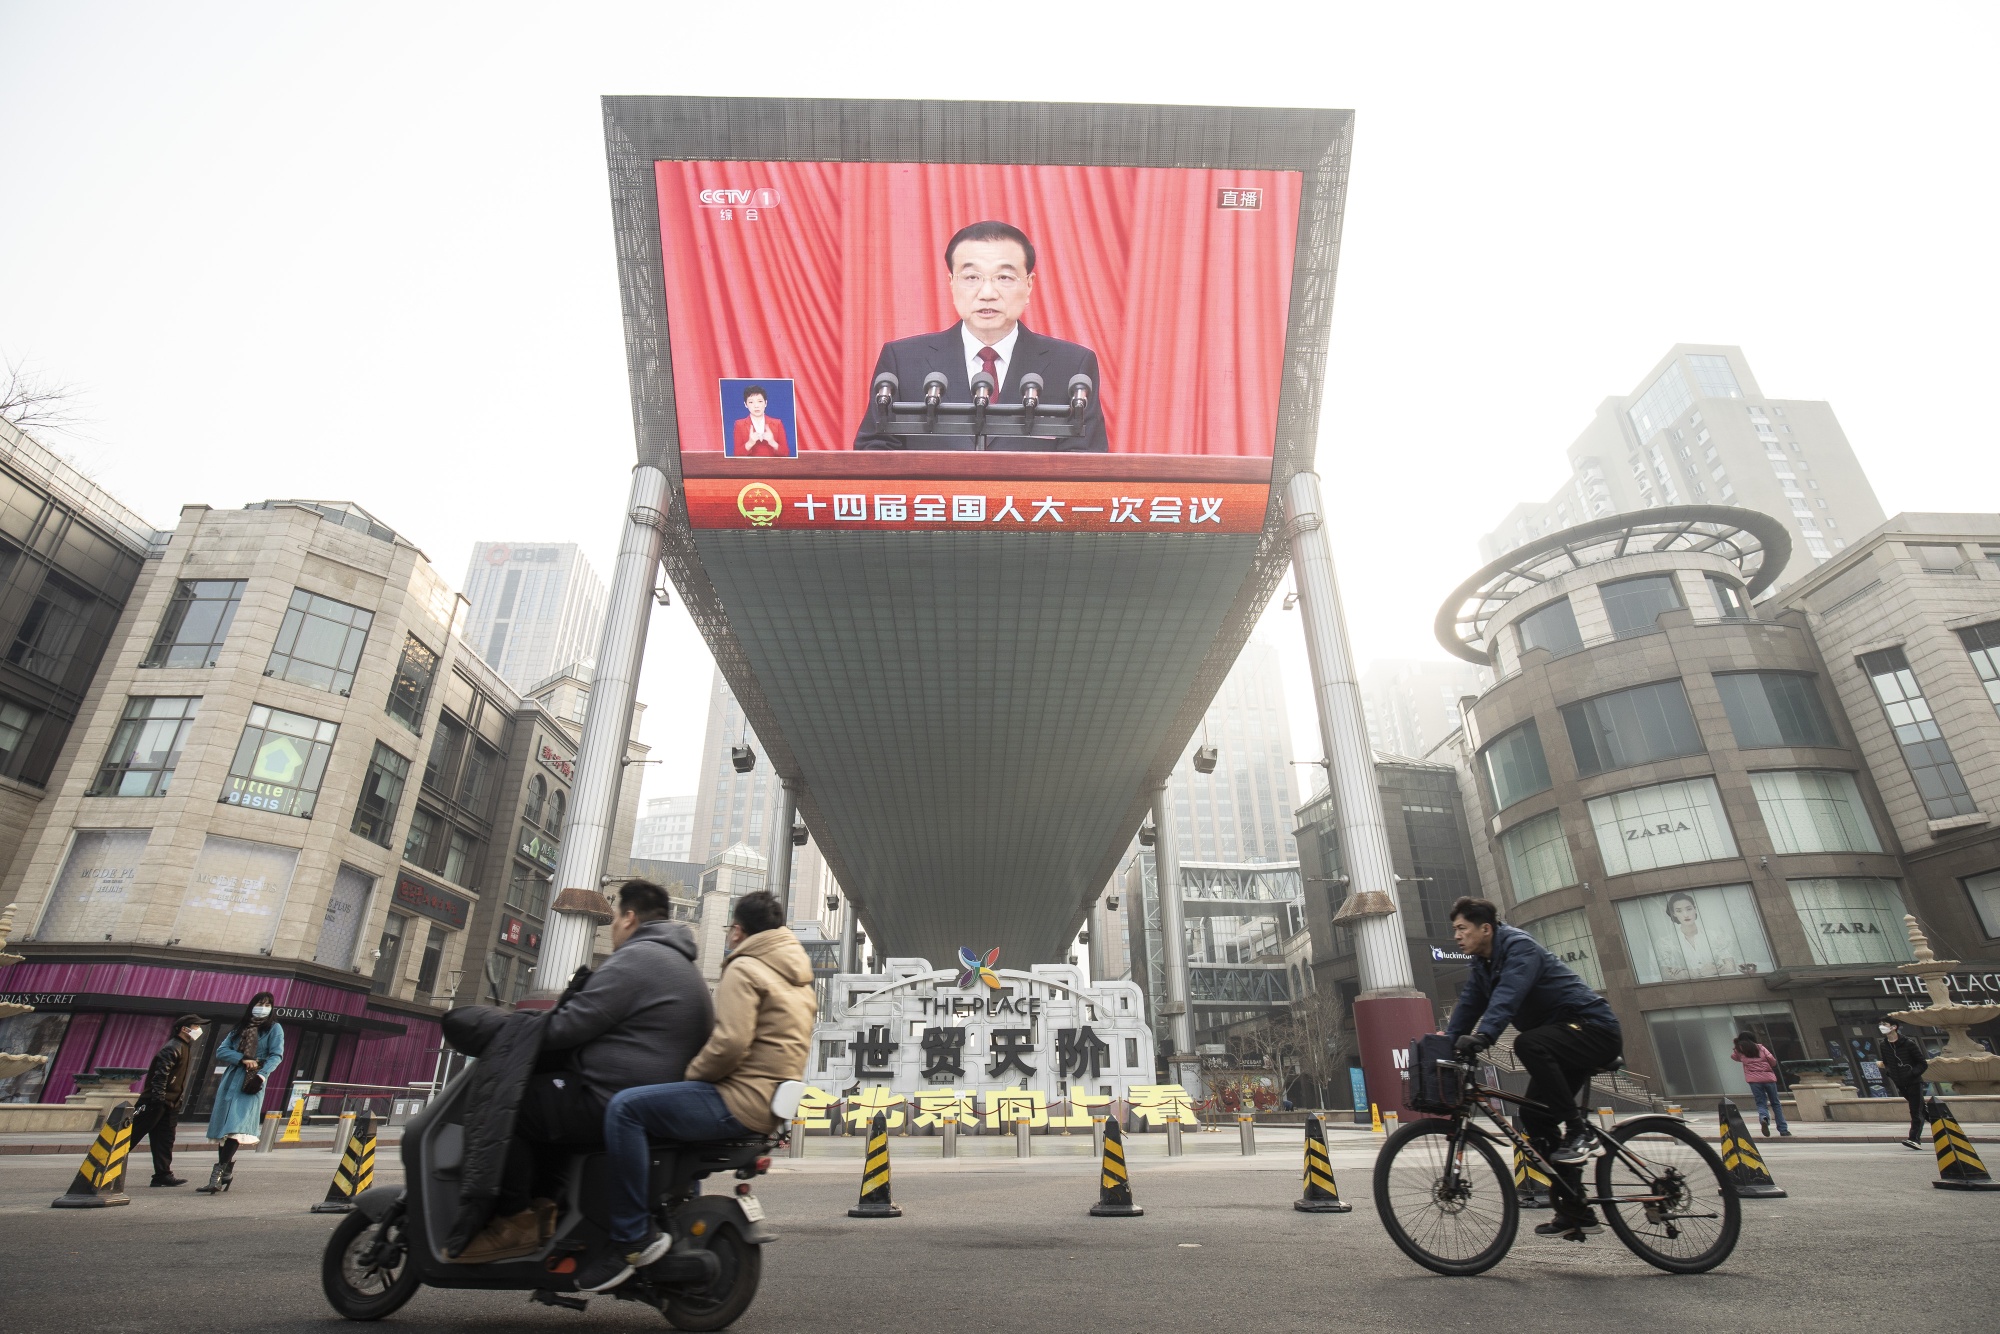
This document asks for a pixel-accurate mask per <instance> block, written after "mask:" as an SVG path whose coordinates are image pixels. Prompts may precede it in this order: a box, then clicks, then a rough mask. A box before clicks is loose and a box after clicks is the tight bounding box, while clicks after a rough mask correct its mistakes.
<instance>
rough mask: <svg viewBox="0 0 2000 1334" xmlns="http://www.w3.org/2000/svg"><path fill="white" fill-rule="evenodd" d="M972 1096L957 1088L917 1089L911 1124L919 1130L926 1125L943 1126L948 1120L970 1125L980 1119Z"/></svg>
mask: <svg viewBox="0 0 2000 1334" xmlns="http://www.w3.org/2000/svg"><path fill="white" fill-rule="evenodd" d="M972 1096H973V1095H972V1094H970V1093H960V1092H959V1091H958V1090H957V1089H920V1090H918V1091H917V1110H916V1114H915V1116H914V1117H913V1118H912V1119H911V1121H910V1124H911V1125H913V1126H915V1127H916V1128H917V1129H919V1130H922V1129H923V1128H924V1127H925V1126H941V1125H943V1124H944V1123H945V1122H946V1121H947V1120H950V1121H956V1122H957V1123H958V1124H959V1125H962V1126H969V1125H971V1124H972V1123H973V1122H974V1121H977V1120H978V1119H979V1109H978V1108H977V1107H976V1106H974V1105H973V1101H972Z"/></svg>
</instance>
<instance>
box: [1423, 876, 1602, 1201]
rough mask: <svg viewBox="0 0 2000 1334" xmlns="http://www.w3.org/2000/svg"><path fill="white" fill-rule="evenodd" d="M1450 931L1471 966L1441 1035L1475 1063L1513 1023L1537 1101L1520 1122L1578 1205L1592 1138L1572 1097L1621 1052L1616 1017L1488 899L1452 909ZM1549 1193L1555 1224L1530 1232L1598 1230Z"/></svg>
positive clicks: (1557, 1194) (1518, 1055)
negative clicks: (1572, 1191) (1503, 917)
mask: <svg viewBox="0 0 2000 1334" xmlns="http://www.w3.org/2000/svg"><path fill="white" fill-rule="evenodd" d="M1451 931H1452V935H1453V937H1454V938H1455V939H1456V940H1457V941H1458V948H1459V951H1460V952H1461V953H1463V954H1467V955H1469V956H1471V959H1472V966H1471V970H1470V972H1469V974H1468V975H1467V977H1466V979H1465V988H1464V990H1462V991H1461V992H1460V993H1459V997H1458V1005H1457V1006H1456V1008H1454V1009H1453V1010H1452V1012H1451V1022H1450V1023H1449V1024H1448V1025H1447V1026H1446V1028H1445V1033H1446V1035H1447V1036H1449V1037H1451V1038H1453V1039H1454V1040H1455V1041H1454V1044H1453V1045H1454V1047H1455V1049H1456V1050H1457V1052H1458V1053H1459V1055H1460V1056H1462V1057H1466V1058H1476V1057H1477V1056H1478V1055H1479V1054H1480V1053H1481V1052H1483V1051H1485V1050H1486V1049H1487V1048H1488V1047H1490V1046H1492V1045H1493V1043H1494V1042H1495V1041H1496V1040H1498V1038H1499V1037H1500V1034H1501V1033H1502V1032H1503V1031H1505V1030H1506V1028H1507V1026H1508V1025H1509V1024H1512V1025H1513V1026H1514V1027H1515V1029H1516V1030H1517V1036H1516V1037H1515V1039H1514V1055H1515V1057H1516V1058H1517V1059H1519V1061H1520V1062H1521V1067H1522V1069H1524V1070H1526V1071H1527V1072H1528V1098H1529V1101H1530V1102H1531V1103H1534V1104H1538V1105H1536V1106H1528V1107H1523V1108H1522V1109H1521V1124H1522V1126H1523V1127H1524V1128H1525V1129H1526V1130H1527V1132H1528V1135H1529V1137H1530V1138H1531V1139H1533V1140H1534V1142H1535V1144H1536V1146H1537V1147H1538V1148H1540V1149H1541V1151H1542V1153H1543V1154H1545V1155H1546V1156H1547V1157H1548V1160H1549V1162H1550V1163H1552V1164H1554V1165H1555V1166H1556V1167H1558V1168H1560V1169H1561V1170H1562V1172H1563V1175H1564V1177H1565V1178H1566V1179H1568V1180H1569V1184H1570V1185H1571V1186H1572V1187H1573V1188H1574V1189H1575V1191H1576V1194H1575V1196H1574V1197H1573V1198H1575V1199H1581V1198H1583V1193H1582V1182H1583V1165H1584V1164H1585V1163H1587V1162H1588V1161H1590V1153H1591V1148H1592V1146H1593V1144H1594V1142H1595V1141H1594V1140H1593V1139H1592V1137H1591V1134H1590V1131H1589V1129H1588V1127H1587V1125H1586V1124H1585V1122H1584V1117H1583V1112H1582V1111H1581V1110H1580V1109H1579V1108H1578V1107H1577V1105H1576V1096H1577V1093H1578V1092H1579V1091H1580V1090H1581V1089H1582V1088H1583V1087H1584V1085H1586V1084H1587V1083H1588V1082H1589V1080H1590V1077H1591V1075H1592V1074H1594V1073H1596V1072H1597V1071H1599V1070H1602V1069H1603V1068H1604V1067H1605V1066H1607V1065H1609V1064H1610V1063H1611V1062H1612V1061H1614V1060H1616V1059H1617V1058H1618V1056H1619V1055H1620V1054H1621V1053H1622V1052H1623V1051H1624V1047H1625V1040H1624V1035H1623V1034H1622V1033H1621V1032H1620V1031H1619V1027H1618V1016H1617V1015H1615V1014H1613V1013H1612V1011H1611V1006H1610V1005H1609V1004H1608V1003H1607V1002H1606V1001H1605V999H1604V997H1602V996H1600V995H1598V994H1597V993H1596V992H1595V991H1593V990H1592V989H1591V987H1590V984H1589V983H1587V982H1585V981H1584V980H1583V979H1582V978H1580V977H1578V976H1577V975H1576V974H1575V973H1574V972H1571V971H1570V969H1569V968H1568V966H1567V965H1565V964H1564V963H1563V962H1562V961H1561V960H1560V959H1558V958H1556V956H1555V955H1553V954H1551V953H1549V952H1548V950H1546V949H1544V948H1543V947H1542V945H1541V943H1540V942H1539V941H1537V940H1536V939H1535V938H1534V937H1533V936H1531V935H1529V934H1528V933H1527V932H1525V931H1522V930H1520V929H1519V928H1518V927H1512V926H1508V925H1507V924H1506V923H1504V922H1502V921H1501V920H1500V910H1499V909H1498V908H1496V907H1494V906H1493V904H1492V903H1491V902H1490V901H1489V900H1486V899H1475V898H1462V899H1460V900H1458V902H1456V903H1454V904H1452V905H1451ZM1554 1196H1555V1208H1556V1217H1555V1220H1554V1222H1552V1223H1546V1224H1543V1225H1542V1226H1541V1227H1538V1228H1536V1229H1535V1231H1536V1232H1538V1233H1541V1234H1543V1235H1545V1236H1565V1237H1571V1238H1573V1239H1581V1236H1582V1234H1583V1233H1585V1232H1595V1231H1597V1230H1598V1227H1597V1215H1596V1213H1595V1211H1593V1210H1592V1209H1591V1208H1590V1207H1589V1206H1588V1205H1583V1206H1581V1208H1582V1213H1581V1214H1577V1213H1576V1209H1577V1208H1578V1207H1579V1206H1577V1205H1575V1204H1574V1203H1573V1202H1572V1201H1571V1200H1565V1199H1564V1198H1563V1192H1561V1191H1556V1192H1555V1193H1554Z"/></svg>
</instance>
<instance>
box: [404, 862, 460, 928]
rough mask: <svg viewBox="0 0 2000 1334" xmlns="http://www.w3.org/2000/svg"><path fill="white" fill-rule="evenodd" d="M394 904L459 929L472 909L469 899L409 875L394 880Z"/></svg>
mask: <svg viewBox="0 0 2000 1334" xmlns="http://www.w3.org/2000/svg"><path fill="white" fill-rule="evenodd" d="M396 906H397V907H399V908H404V909H407V910H408V911H410V912H413V913H418V914H421V915H422V916H425V917H428V918H430V919H431V920H432V921H436V922H443V923H444V924H445V925H446V926H448V927H451V928H453V929H454V930H459V931H463V930H464V929H465V919H466V916H467V915H468V914H469V913H470V912H471V911H472V902H471V900H469V899H462V898H460V897H459V896H458V895H456V894H452V893H449V892H447V891H445V890H442V889H439V888H437V887H436V886H435V885H427V884H425V883H424V882H423V881H421V880H419V879H417V878H416V877H415V876H410V875H406V876H403V877H401V878H399V879H398V880H397V881H396Z"/></svg>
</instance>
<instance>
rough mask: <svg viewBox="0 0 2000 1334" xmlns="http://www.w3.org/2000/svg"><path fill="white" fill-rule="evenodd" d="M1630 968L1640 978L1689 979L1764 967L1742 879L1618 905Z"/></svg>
mask: <svg viewBox="0 0 2000 1334" xmlns="http://www.w3.org/2000/svg"><path fill="white" fill-rule="evenodd" d="M1618 920H1619V923H1620V924H1621V925H1622V926H1623V927H1624V928H1625V946H1626V948H1627V950H1628V951H1629V952H1630V953H1631V955H1632V971H1633V973H1634V974H1635V975H1636V976H1637V977H1638V979H1639V981H1641V982H1689V981H1695V980H1699V979H1701V978H1708V977H1737V976H1741V975H1744V974H1750V973H1768V972H1770V971H1771V969H1772V968H1773V967H1774V966H1775V965H1774V964H1773V963H1772V960H1771V946H1770V943H1769V942H1768V941H1767V940H1766V939H1765V938H1764V923H1763V920H1762V919H1761V918H1759V917H1758V916H1757V900H1756V897H1755V896H1754V895H1753V894H1752V893H1751V892H1750V886H1748V885H1722V886H1719V887H1715V888H1707V889H1678V890H1674V891H1673V892H1672V893H1668V894H1648V895H1646V896H1645V897H1644V898H1637V899H1625V900H1623V901H1622V902H1620V903H1619V905H1618Z"/></svg>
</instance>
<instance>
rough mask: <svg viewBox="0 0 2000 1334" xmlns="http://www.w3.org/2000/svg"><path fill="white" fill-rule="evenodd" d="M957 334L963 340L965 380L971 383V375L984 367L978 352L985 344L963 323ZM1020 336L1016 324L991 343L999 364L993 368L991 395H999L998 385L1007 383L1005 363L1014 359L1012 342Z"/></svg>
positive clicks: (1019, 327) (1018, 326)
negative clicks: (997, 354) (1003, 336)
mask: <svg viewBox="0 0 2000 1334" xmlns="http://www.w3.org/2000/svg"><path fill="white" fill-rule="evenodd" d="M958 336H959V337H960V338H963V339H964V340H965V382H966V383H967V384H968V385H969V384H971V383H972V377H973V376H975V375H977V374H979V373H980V372H981V371H983V370H985V369H986V363H985V361H983V360H981V358H980V356H979V354H980V352H981V351H983V350H984V349H985V347H986V346H987V345H986V344H985V343H982V342H980V341H979V340H978V339H977V338H975V337H973V336H972V330H970V329H968V328H966V327H965V326H964V325H963V324H960V325H959V326H958ZM1020 337H1021V326H1020V325H1018V324H1016V325H1015V326H1014V327H1013V328H1011V329H1009V330H1008V331H1007V336H1006V337H1005V338H1003V339H1001V340H1000V341H999V342H997V343H995V344H993V350H994V351H995V352H998V353H999V354H1000V361H999V364H998V365H996V366H994V368H993V396H994V397H995V398H998V397H999V396H1000V387H1001V386H1002V385H1004V384H1006V383H1007V364H1008V363H1009V362H1011V361H1013V359H1014V344H1015V342H1016V341H1017V340H1018V339H1019V338H1020Z"/></svg>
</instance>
